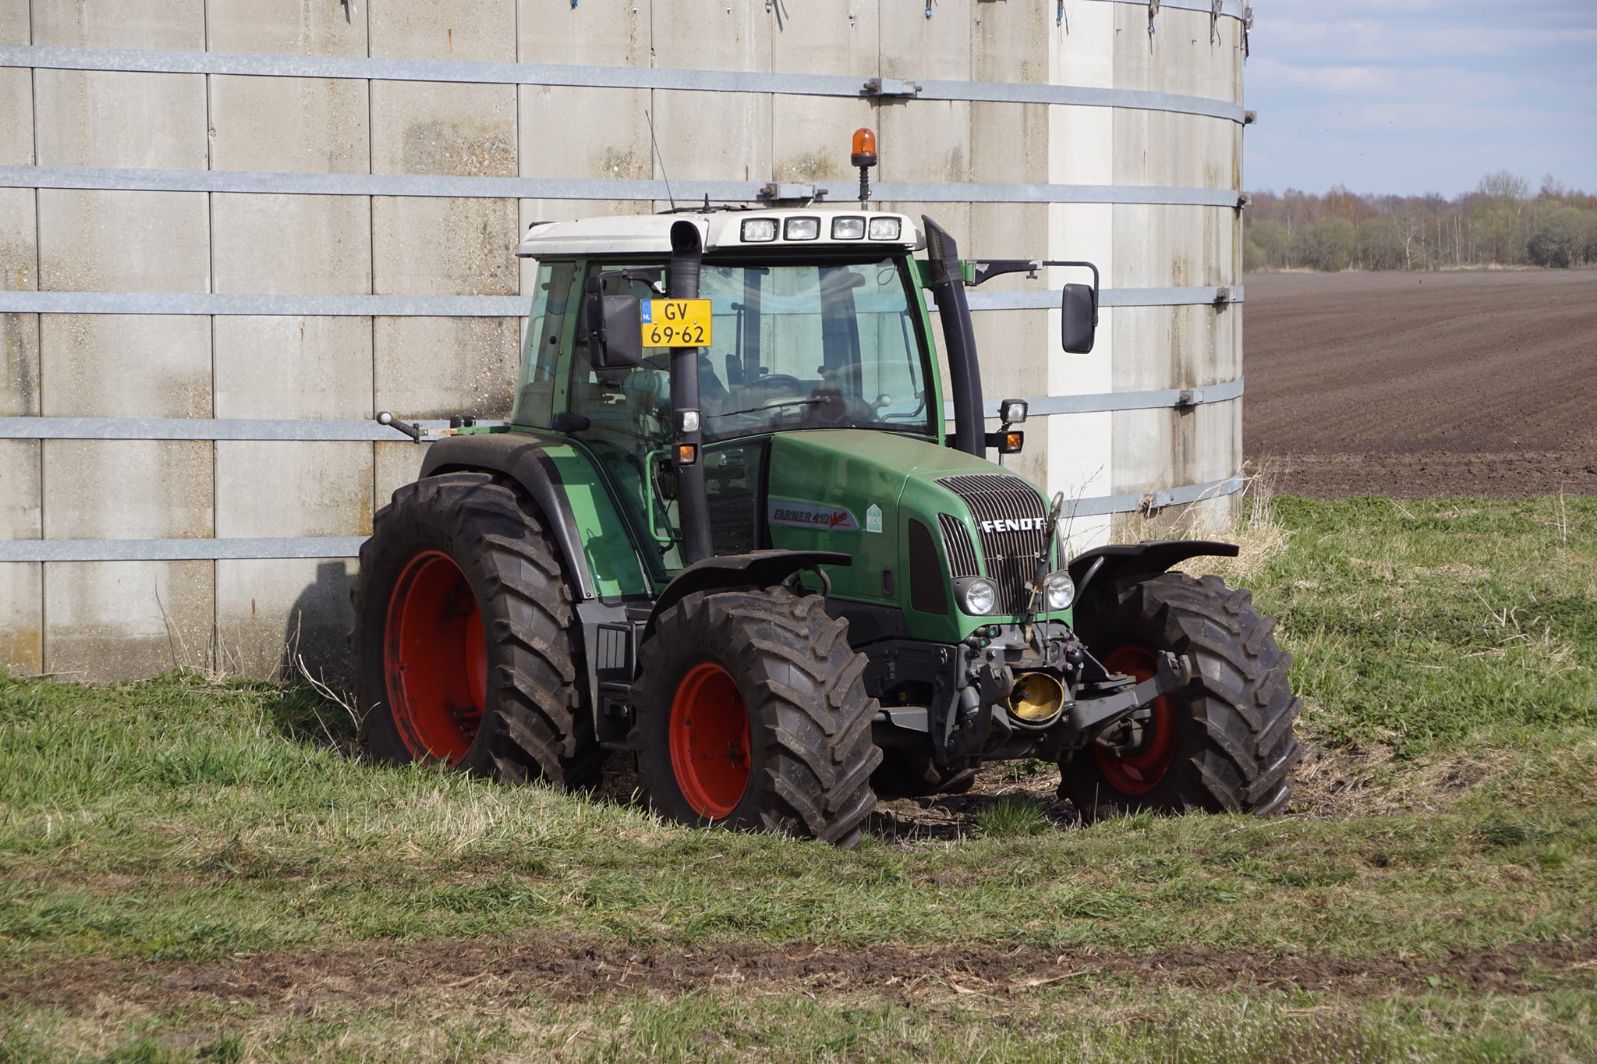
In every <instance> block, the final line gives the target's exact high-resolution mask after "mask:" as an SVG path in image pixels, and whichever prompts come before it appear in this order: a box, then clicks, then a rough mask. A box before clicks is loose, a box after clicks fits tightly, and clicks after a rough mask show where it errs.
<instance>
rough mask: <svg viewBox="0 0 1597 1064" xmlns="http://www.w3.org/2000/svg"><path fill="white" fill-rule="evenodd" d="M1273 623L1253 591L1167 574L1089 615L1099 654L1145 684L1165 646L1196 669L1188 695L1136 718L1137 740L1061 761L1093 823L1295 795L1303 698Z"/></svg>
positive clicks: (1165, 699) (1274, 801)
mask: <svg viewBox="0 0 1597 1064" xmlns="http://www.w3.org/2000/svg"><path fill="white" fill-rule="evenodd" d="M1274 626H1275V619H1274V618H1271V617H1265V616H1262V615H1261V614H1259V612H1258V611H1257V610H1255V609H1254V608H1253V603H1252V595H1251V594H1250V593H1249V592H1247V591H1241V590H1234V589H1232V588H1228V587H1226V585H1225V584H1224V583H1223V582H1222V581H1221V580H1220V579H1219V577H1214V576H1205V577H1203V578H1202V579H1194V578H1193V577H1190V576H1187V575H1186V574H1184V573H1164V574H1161V575H1159V576H1156V577H1153V578H1151V579H1148V580H1144V581H1142V582H1140V583H1138V584H1136V585H1134V586H1132V587H1131V588H1130V589H1129V590H1127V591H1126V592H1125V594H1124V595H1122V596H1121V598H1120V600H1119V601H1118V602H1116V603H1112V604H1110V606H1109V608H1108V609H1106V610H1103V611H1101V612H1098V613H1090V614H1086V615H1084V616H1082V617H1081V630H1082V635H1083V637H1084V638H1085V639H1086V641H1087V645H1088V647H1089V648H1090V649H1091V650H1092V653H1093V654H1094V655H1096V656H1097V657H1098V659H1099V660H1100V661H1102V662H1103V663H1104V664H1105V665H1106V666H1108V667H1109V668H1110V669H1111V670H1113V671H1116V672H1124V673H1128V674H1130V675H1132V676H1135V677H1136V678H1137V679H1139V680H1143V679H1147V678H1149V677H1151V676H1153V675H1154V673H1155V671H1156V670H1157V658H1156V657H1155V655H1156V654H1158V653H1159V652H1161V651H1168V652H1171V653H1174V654H1175V655H1177V656H1178V657H1182V658H1186V659H1188V660H1190V661H1191V662H1192V663H1193V664H1194V665H1195V666H1196V670H1195V671H1196V672H1197V674H1198V675H1197V678H1196V680H1195V681H1194V682H1193V684H1192V685H1191V687H1190V688H1188V689H1186V690H1183V691H1179V692H1175V693H1172V694H1169V695H1165V696H1162V697H1161V698H1159V699H1157V700H1156V701H1155V702H1154V703H1153V704H1152V705H1151V706H1150V707H1148V709H1147V710H1146V711H1144V712H1143V713H1142V714H1139V719H1138V730H1137V732H1136V734H1135V735H1134V737H1133V739H1134V741H1130V742H1127V743H1125V744H1123V745H1122V746H1120V747H1119V748H1114V749H1111V748H1109V747H1106V746H1103V745H1098V744H1094V745H1092V746H1090V747H1088V748H1086V749H1084V750H1080V751H1077V752H1076V753H1074V754H1072V755H1071V756H1070V757H1069V758H1067V759H1066V760H1065V762H1064V763H1063V764H1062V765H1061V766H1060V769H1061V782H1060V786H1059V796H1060V797H1061V798H1068V799H1069V800H1070V801H1071V802H1072V804H1074V805H1075V806H1076V808H1077V809H1078V810H1079V811H1080V812H1081V814H1082V816H1083V817H1085V818H1087V819H1089V820H1090V819H1093V818H1095V817H1098V816H1102V815H1105V814H1114V813H1127V812H1135V811H1138V810H1145V809H1147V810H1154V811H1156V812H1161V813H1182V812H1186V811H1188V810H1199V809H1201V810H1208V811H1211V812H1231V813H1252V814H1255V815H1257V816H1267V815H1269V814H1271V813H1275V812H1278V811H1279V810H1280V809H1281V808H1282V807H1283V806H1285V805H1286V802H1287V799H1288V798H1289V797H1290V796H1291V794H1292V781H1291V772H1292V768H1293V766H1295V765H1296V764H1297V761H1298V756H1299V747H1298V741H1297V739H1296V737H1295V736H1294V735H1293V733H1292V727H1293V721H1294V720H1296V718H1297V715H1298V700H1297V698H1295V697H1294V696H1293V694H1292V688H1291V686H1290V685H1289V683H1288V681H1287V669H1288V666H1289V665H1290V664H1291V660H1292V659H1291V656H1290V655H1288V654H1287V653H1285V652H1284V651H1282V650H1281V648H1280V647H1278V646H1277V645H1276V642H1275V637H1274V636H1273V635H1272V634H1271V629H1273V628H1274Z"/></svg>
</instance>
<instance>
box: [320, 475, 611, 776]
mask: <svg viewBox="0 0 1597 1064" xmlns="http://www.w3.org/2000/svg"><path fill="white" fill-rule="evenodd" d="M354 600H355V635H354V639H353V640H352V641H353V643H354V650H355V684H356V697H357V698H358V700H359V708H360V709H361V710H362V711H363V716H362V719H361V726H360V742H361V746H362V747H363V748H364V749H365V751H366V752H367V753H368V754H369V755H370V756H372V757H374V758H377V759H378V760H382V761H389V762H398V763H404V762H408V761H424V760H426V761H439V762H443V763H445V764H448V765H452V766H454V767H457V768H462V769H465V770H467V771H471V772H476V773H479V774H481V775H487V776H496V777H498V778H500V779H504V780H507V781H509V782H513V783H520V782H523V781H526V780H531V779H544V780H547V781H549V782H550V783H554V784H556V785H560V786H566V787H586V786H591V785H592V784H594V783H595V782H596V781H597V779H598V774H599V768H600V765H601V763H602V759H603V751H602V750H601V749H600V748H599V746H598V742H597V738H596V736H595V734H594V730H593V725H592V723H591V722H590V718H589V717H588V710H587V707H586V706H585V705H584V704H583V703H584V701H585V700H584V699H583V698H582V697H581V696H580V694H579V687H578V678H579V676H580V673H579V669H578V664H579V662H578V657H577V653H576V647H575V645H574V640H573V639H572V627H573V622H574V618H573V613H572V607H571V596H570V593H569V591H568V590H567V588H566V585H565V579H564V576H563V573H562V571H561V568H560V562H559V560H558V558H557V557H556V555H555V553H554V550H553V548H552V547H551V546H550V544H549V542H548V540H547V539H546V538H545V536H544V534H543V530H542V529H541V528H540V527H539V526H538V523H537V520H536V518H535V517H533V516H532V515H531V514H529V513H528V512H527V511H526V510H525V509H524V508H523V507H522V505H521V501H520V499H519V498H518V497H517V495H516V493H515V492H514V491H513V490H512V489H511V488H510V487H508V486H507V485H505V484H502V483H500V482H499V481H496V480H495V479H494V478H493V477H491V476H490V475H488V474H486V473H446V474H443V475H440V476H435V477H426V478H424V479H422V480H419V481H417V482H415V483H413V484H407V485H405V486H404V487H402V488H400V489H399V490H398V491H396V492H394V497H393V501H392V502H391V503H390V504H389V505H388V506H385V507H383V509H381V510H379V511H378V513H377V516H376V518H375V519H374V520H373V522H372V536H371V538H370V539H368V540H367V541H366V543H365V544H364V545H362V547H361V551H360V575H359V577H358V578H357V579H356V581H355V590H354Z"/></svg>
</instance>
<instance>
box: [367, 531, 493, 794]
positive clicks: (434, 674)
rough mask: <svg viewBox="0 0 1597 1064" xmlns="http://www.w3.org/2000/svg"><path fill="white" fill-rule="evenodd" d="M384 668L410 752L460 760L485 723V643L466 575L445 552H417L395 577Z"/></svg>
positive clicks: (395, 714)
mask: <svg viewBox="0 0 1597 1064" xmlns="http://www.w3.org/2000/svg"><path fill="white" fill-rule="evenodd" d="M383 671H384V675H385V677H386V679H387V681H388V707H389V709H390V710H391V711H392V713H393V718H394V724H395V726H396V728H397V729H398V731H399V738H400V740H401V741H402V742H403V743H404V744H405V748H406V749H407V750H409V751H410V754H411V756H412V757H415V758H425V757H432V758H437V759H439V760H441V761H447V762H449V763H450V764H452V765H453V764H459V763H460V761H461V760H462V759H464V758H465V756H466V752H467V751H468V750H470V749H471V743H472V740H473V739H475V738H476V736H477V727H478V725H479V724H480V723H481V721H482V708H483V703H484V701H485V699H486V696H487V691H488V647H487V643H486V641H485V640H484V638H483V630H482V611H481V609H479V608H478V606H477V599H476V596H475V595H473V594H472V592H471V585H470V584H469V583H467V582H466V574H465V573H464V572H462V571H461V569H460V566H459V565H457V564H455V561H454V559H453V558H451V557H449V555H447V554H445V553H443V552H442V551H436V550H430V551H423V552H422V553H420V554H418V555H416V556H415V557H414V558H412V559H411V560H410V561H409V563H407V564H406V566H405V568H404V571H402V572H401V573H400V574H399V579H398V580H397V581H396V582H395V583H394V590H393V593H392V594H391V595H390V596H389V598H388V616H387V619H386V621H385V624H384V629H383Z"/></svg>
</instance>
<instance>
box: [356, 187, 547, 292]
mask: <svg viewBox="0 0 1597 1064" xmlns="http://www.w3.org/2000/svg"><path fill="white" fill-rule="evenodd" d="M517 209H518V204H517V201H515V200H499V199H448V198H438V199H397V198H393V197H387V196H377V197H373V200H372V250H373V258H374V259H375V267H374V273H373V277H374V281H375V286H376V291H377V293H378V294H379V295H391V294H396V293H397V294H404V295H515V294H516V291H517V288H518V286H519V280H518V275H519V271H518V269H517V266H516V244H517V242H518V241H519V239H520V235H521V234H520V231H519V230H518V229H517V228H516V221H517Z"/></svg>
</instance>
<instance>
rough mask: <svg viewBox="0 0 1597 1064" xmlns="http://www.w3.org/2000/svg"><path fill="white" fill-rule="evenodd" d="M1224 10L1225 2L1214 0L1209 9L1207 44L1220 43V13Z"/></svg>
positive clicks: (1223, 0)
mask: <svg viewBox="0 0 1597 1064" xmlns="http://www.w3.org/2000/svg"><path fill="white" fill-rule="evenodd" d="M1224 9H1225V0H1214V5H1213V6H1212V7H1210V8H1209V43H1210V44H1219V43H1220V12H1221V11H1223V10H1224Z"/></svg>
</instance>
